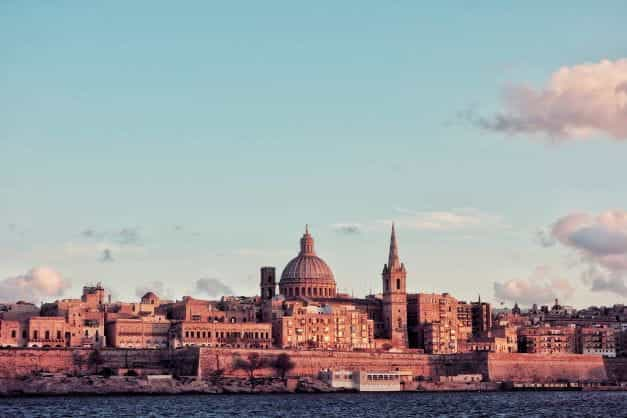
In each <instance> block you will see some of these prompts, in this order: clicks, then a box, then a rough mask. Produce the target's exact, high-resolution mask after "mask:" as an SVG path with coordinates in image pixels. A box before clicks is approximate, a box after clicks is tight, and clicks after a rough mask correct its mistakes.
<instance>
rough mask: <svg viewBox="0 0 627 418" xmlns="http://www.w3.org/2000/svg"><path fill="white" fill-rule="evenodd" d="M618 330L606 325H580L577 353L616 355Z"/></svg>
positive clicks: (577, 334) (577, 336) (577, 335)
mask: <svg viewBox="0 0 627 418" xmlns="http://www.w3.org/2000/svg"><path fill="white" fill-rule="evenodd" d="M615 334H616V331H615V329H614V328H611V327H608V326H607V325H604V326H588V327H578V328H577V333H576V343H577V344H576V345H577V353H580V354H597V355H602V356H605V357H616V335H615Z"/></svg>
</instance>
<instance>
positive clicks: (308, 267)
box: [281, 254, 335, 284]
mask: <svg viewBox="0 0 627 418" xmlns="http://www.w3.org/2000/svg"><path fill="white" fill-rule="evenodd" d="M305 280H306V281H310V280H315V281H320V282H325V283H329V284H331V283H332V284H335V278H334V277H333V272H332V271H331V269H330V268H329V266H328V265H327V263H325V262H324V260H323V259H321V258H320V257H318V256H315V255H303V254H299V255H298V256H297V257H296V258H294V259H292V261H290V262H289V263H287V266H285V269H284V270H283V274H281V282H299V281H305Z"/></svg>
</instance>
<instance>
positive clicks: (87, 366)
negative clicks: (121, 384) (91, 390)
mask: <svg viewBox="0 0 627 418" xmlns="http://www.w3.org/2000/svg"><path fill="white" fill-rule="evenodd" d="M93 352H94V350H92V349H81V348H77V349H65V348H59V349H29V348H10V349H0V378H14V377H19V376H25V375H29V374H32V373H34V372H47V373H78V372H89V371H93V370H94V368H95V367H96V366H97V367H98V368H101V369H102V368H105V367H108V368H111V369H149V370H153V371H159V370H161V371H163V372H167V371H169V370H171V369H174V370H176V371H177V372H178V373H180V374H184V375H194V374H195V373H196V371H197V369H198V351H197V350H193V349H181V350H177V351H175V352H171V351H169V350H132V349H103V350H100V351H99V357H100V359H99V361H98V363H99V364H97V365H96V364H94V362H93V357H92V358H91V359H90V357H91V356H93Z"/></svg>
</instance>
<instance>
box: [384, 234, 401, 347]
mask: <svg viewBox="0 0 627 418" xmlns="http://www.w3.org/2000/svg"><path fill="white" fill-rule="evenodd" d="M381 276H382V279H383V322H384V326H385V333H386V336H387V337H388V338H390V340H391V343H392V345H393V346H395V347H407V283H406V282H407V271H406V270H405V265H404V264H403V263H401V260H400V258H399V256H398V242H397V239H396V228H395V226H394V224H392V234H391V236H390V252H389V255H388V262H387V264H385V265H384V266H383V273H382V274H381Z"/></svg>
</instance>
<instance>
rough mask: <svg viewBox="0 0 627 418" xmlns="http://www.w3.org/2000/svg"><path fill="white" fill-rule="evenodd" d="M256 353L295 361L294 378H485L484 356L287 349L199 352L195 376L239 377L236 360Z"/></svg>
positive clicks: (263, 371) (266, 371) (260, 372)
mask: <svg viewBox="0 0 627 418" xmlns="http://www.w3.org/2000/svg"><path fill="white" fill-rule="evenodd" d="M253 352H256V353H258V354H259V355H260V356H262V357H265V358H267V359H272V358H275V357H276V356H278V355H279V354H281V353H286V354H288V355H289V356H290V358H291V360H292V361H293V362H294V364H295V367H294V369H293V370H292V371H291V372H290V374H291V375H294V376H317V375H318V372H319V371H320V370H322V369H348V370H355V369H362V370H381V371H386V370H401V371H407V372H411V373H412V374H413V375H414V376H423V377H426V378H429V377H436V376H439V375H451V374H482V375H483V376H484V377H485V378H487V377H488V369H487V363H486V360H485V359H486V358H487V354H485V353H476V354H455V355H446V356H433V355H426V354H414V353H411V354H409V353H387V352H386V353H361V352H338V351H328V352H326V351H286V350H228V349H210V348H200V349H199V355H198V358H199V363H198V364H199V366H198V369H199V370H198V375H199V376H202V377H205V376H209V375H210V374H211V372H212V371H214V370H217V369H221V370H224V373H225V375H228V376H242V375H243V374H244V373H243V372H242V371H241V370H236V369H234V368H233V363H234V360H235V359H236V358H237V357H242V358H246V357H247V356H248V355H249V354H250V353H253ZM272 373H274V371H273V370H272V369H270V368H265V369H261V370H258V371H257V373H256V374H257V375H259V376H270V375H271V374H272Z"/></svg>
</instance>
